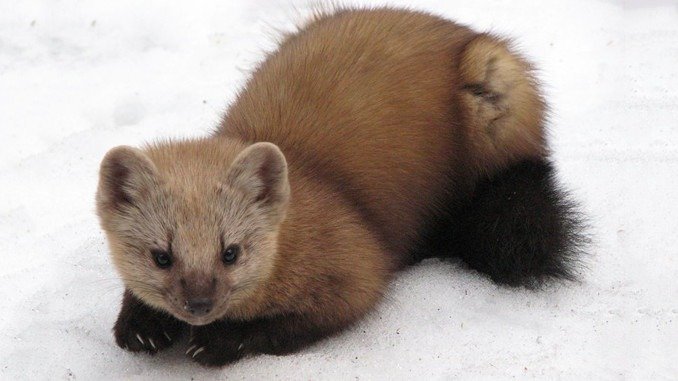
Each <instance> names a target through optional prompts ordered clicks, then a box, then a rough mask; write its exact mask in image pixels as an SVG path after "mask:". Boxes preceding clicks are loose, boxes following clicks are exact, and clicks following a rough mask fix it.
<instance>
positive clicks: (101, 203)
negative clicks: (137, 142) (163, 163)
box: [97, 146, 158, 212]
mask: <svg viewBox="0 0 678 381" xmlns="http://www.w3.org/2000/svg"><path fill="white" fill-rule="evenodd" d="M157 184H158V181H157V171H156V169H155V165H154V164H153V162H152V161H151V159H149V158H148V156H146V155H145V154H144V153H143V152H141V151H140V150H139V149H136V148H132V147H127V146H120V147H115V148H113V149H111V150H110V151H108V153H107V154H106V156H105V157H104V159H103V160H102V161H101V168H100V170H99V189H98V190H97V208H98V209H99V211H100V212H101V211H121V210H123V209H124V207H125V206H130V205H134V204H135V203H137V202H139V201H141V200H142V198H143V197H144V196H145V195H147V194H148V193H149V192H150V191H151V190H152V189H153V187H155V186H157Z"/></svg>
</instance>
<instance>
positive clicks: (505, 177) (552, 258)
mask: <svg viewBox="0 0 678 381" xmlns="http://www.w3.org/2000/svg"><path fill="white" fill-rule="evenodd" d="M452 221H453V222H452V223H451V224H450V225H449V226H450V229H449V230H448V232H447V234H446V239H447V241H448V244H449V246H448V247H447V250H445V252H446V253H447V255H452V256H457V257H459V258H461V259H462V260H464V261H465V262H466V263H467V264H468V265H469V266H470V267H471V268H473V269H476V270H478V271H480V272H483V273H486V274H488V275H489V276H490V277H491V278H492V280H494V281H495V282H497V283H500V284H506V285H510V286H527V287H537V286H539V285H541V284H542V283H543V282H544V281H545V280H548V279H552V278H564V279H574V278H575V274H576V268H577V265H578V264H580V259H581V255H582V253H583V249H584V247H585V245H586V243H587V242H588V239H587V236H586V234H585V233H584V224H583V222H582V217H581V216H580V214H579V212H578V211H577V207H576V204H575V203H574V202H573V201H572V200H571V199H570V198H569V196H568V194H567V193H566V192H565V191H564V190H563V189H561V188H560V187H559V186H558V184H557V183H556V179H555V177H554V169H553V166H552V164H551V163H550V162H548V161H546V160H526V161H523V162H521V163H519V164H516V165H514V166H512V167H510V168H508V169H506V170H503V171H501V172H499V173H496V174H495V175H493V176H492V177H491V178H487V179H484V180H482V181H481V182H480V183H479V184H478V185H477V188H476V190H475V192H474V194H473V196H472V198H471V200H470V202H468V203H466V205H464V206H463V207H461V208H460V209H459V210H458V211H457V212H456V213H455V215H454V216H453V218H452Z"/></svg>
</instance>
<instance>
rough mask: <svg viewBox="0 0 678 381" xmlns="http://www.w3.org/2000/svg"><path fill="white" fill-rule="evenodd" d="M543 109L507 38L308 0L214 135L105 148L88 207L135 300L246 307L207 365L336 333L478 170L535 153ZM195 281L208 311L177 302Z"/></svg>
mask: <svg viewBox="0 0 678 381" xmlns="http://www.w3.org/2000/svg"><path fill="white" fill-rule="evenodd" d="M543 112H544V106H543V103H542V100H541V98H540V96H539V94H538V92H537V90H536V88H535V86H534V80H533V79H532V77H531V74H530V67H529V65H528V64H527V63H526V62H525V61H524V60H522V59H521V58H520V57H518V56H517V55H515V53H512V52H511V51H510V50H509V48H508V47H507V44H506V43H505V42H504V41H502V40H500V39H497V38H494V37H492V36H489V35H480V34H476V33H474V32H473V31H471V30H470V29H468V28H466V27H463V26H460V25H457V24H454V23H452V22H450V21H447V20H444V19H441V18H438V17H434V16H431V15H428V14H425V13H418V12H411V11H400V10H392V9H376V10H339V11H337V12H335V13H333V14H331V15H322V16H320V17H316V19H314V20H313V21H312V22H310V23H309V24H308V25H306V26H305V27H303V29H302V30H300V31H299V33H297V34H294V35H291V36H289V37H287V38H286V39H285V41H283V43H282V44H281V47H280V48H279V49H278V50H277V51H276V52H274V53H272V54H271V55H269V56H268V57H267V59H266V60H265V61H264V62H263V63H262V64H261V66H260V67H259V68H258V69H257V70H256V71H255V72H254V74H253V76H252V77H251V78H250V80H249V81H248V83H247V85H246V87H245V89H244V90H243V91H242V92H241V93H240V95H239V96H238V98H237V100H236V101H235V102H234V103H233V104H232V105H231V107H230V108H229V110H228V112H227V114H226V116H225V118H224V120H223V123H222V124H221V126H220V128H219V130H218V132H217V133H216V134H215V135H214V136H212V137H209V138H205V139H197V140H190V141H182V142H176V141H169V142H163V143H158V144H155V145H152V146H149V147H146V148H145V149H142V150H137V149H132V148H116V149H114V150H112V151H111V152H110V153H109V154H108V155H107V156H106V158H105V159H104V161H103V163H102V169H101V181H100V188H99V191H98V196H97V197H98V213H99V215H100V217H101V221H102V226H103V228H104V230H105V231H106V233H107V236H108V239H109V243H110V247H111V253H112V256H113V261H114V263H115V265H116V267H117V269H118V270H119V272H120V274H121V276H122V278H123V280H124V282H125V284H126V286H127V288H128V289H129V290H130V291H131V292H130V294H129V295H126V299H125V303H131V304H130V305H137V306H138V308H136V309H129V308H127V310H133V311H137V312H135V313H141V312H138V311H142V310H143V305H144V304H147V305H150V306H151V307H153V308H155V309H159V310H161V311H167V312H169V313H170V314H172V315H174V316H175V317H177V318H179V319H181V320H184V321H186V322H188V323H190V324H192V325H194V327H193V328H192V330H193V336H194V339H195V340H197V341H200V340H202V339H201V338H202V337H209V336H210V335H211V336H212V337H214V336H215V334H214V332H222V331H220V330H219V329H220V328H219V326H218V325H217V323H213V324H212V325H207V326H204V325H205V324H208V323H212V322H214V321H217V320H218V321H226V322H228V321H232V323H230V324H232V325H231V328H232V327H240V326H239V325H238V324H244V326H242V328H241V329H238V330H235V329H231V330H230V331H228V330H226V329H225V330H223V332H233V331H238V335H240V336H237V338H236V339H233V340H235V341H233V340H230V336H229V338H228V339H227V338H222V339H218V340H217V339H214V340H216V341H215V342H219V344H218V345H217V344H214V343H211V342H209V341H205V342H199V343H198V344H200V345H202V347H196V348H195V349H194V352H191V353H190V354H192V355H193V356H194V357H195V358H196V359H197V360H198V361H200V362H203V363H206V364H221V363H225V362H227V361H232V360H234V359H236V358H239V356H241V355H242V353H244V352H242V351H245V352H266V353H268V352H269V351H270V352H272V353H284V352H287V351H290V350H294V349H296V348H298V347H301V346H303V345H305V344H307V343H309V342H312V341H314V340H317V339H319V338H321V337H323V336H326V335H328V334H331V333H333V332H336V331H338V330H340V329H341V328H343V327H345V326H347V325H349V324H351V323H352V322H354V321H355V320H356V319H358V318H360V317H361V316H363V315H364V314H365V313H366V312H367V311H369V310H370V309H371V308H372V307H373V306H374V304H375V303H377V302H378V301H379V300H380V298H381V295H382V293H383V292H384V289H385V287H386V286H387V284H388V282H389V279H390V277H391V275H392V274H393V272H394V271H395V270H397V269H398V268H400V267H402V266H403V265H404V264H405V263H407V262H409V261H410V260H409V256H410V255H411V253H412V251H414V250H415V249H416V247H417V245H418V244H420V243H421V241H422V232H423V231H425V230H426V229H427V228H428V226H429V225H430V224H431V220H433V219H435V218H436V217H437V216H440V215H441V214H444V213H445V209H446V208H447V206H448V205H449V204H450V203H453V202H455V201H456V200H458V199H463V198H464V197H467V195H468V194H469V193H470V192H471V190H472V189H473V185H474V184H475V182H476V181H477V179H478V178H480V177H483V176H486V175H488V174H491V173H493V172H494V171H496V170H499V169H502V168H505V167H507V166H508V165H510V164H512V163H516V162H518V161H520V160H522V159H526V158H533V157H540V156H541V155H543V154H544V153H545V146H544V144H545V143H544V131H543V130H542V128H543V123H542V122H543V121H542V119H543ZM257 142H270V143H273V144H275V146H273V145H266V146H264V145H261V143H259V144H257V145H256V147H255V146H251V145H252V144H254V143H257ZM276 146H277V147H278V148H279V150H278V148H276ZM252 147H254V148H252ZM234 162H236V163H239V164H233V163H234ZM242 163H245V164H242ZM238 168H240V169H238ZM241 169H242V170H241ZM264 172H265V174H266V175H263V174H262V173H264ZM243 173H244V174H243ZM288 181H289V183H288ZM252 182H254V183H252ZM271 187H272V188H271ZM269 188H270V189H269ZM243 189H249V191H245V190H243ZM248 192H250V193H251V192H255V193H256V192H264V193H265V197H263V199H265V200H266V201H265V202H266V205H265V206H262V205H263V204H262V202H263V201H260V200H259V198H256V197H250V196H251V194H249V193H248ZM220 240H221V241H223V240H225V241H228V242H226V243H230V242H238V243H242V245H243V252H242V255H241V258H239V262H236V264H234V265H232V266H224V265H223V264H222V263H221V262H220V259H219V258H220V257H219V253H220V250H222V249H223V248H222V247H220V245H222V244H223V242H220ZM170 248H171V253H172V255H173V257H176V258H175V262H174V264H173V265H172V268H170V269H169V270H161V269H158V268H156V266H155V264H154V263H153V260H152V259H151V255H150V254H149V251H150V250H154V249H162V250H170ZM186 278H189V279H191V280H192V282H193V283H195V285H194V286H195V287H194V286H190V287H194V288H195V290H191V291H190V292H188V291H186V289H187V287H186V286H185V285H180V280H181V281H182V282H184V283H185V279H186ZM210 279H213V283H214V284H213V285H212V286H210V282H209V280H210ZM182 287H183V288H182ZM190 287H188V288H190ZM210 287H212V288H214V290H212V289H210ZM182 290H183V291H182ZM190 293H200V295H208V296H209V297H210V298H212V297H213V298H215V299H216V302H215V305H214V308H212V309H211V312H209V313H208V314H207V315H205V316H200V317H196V316H191V314H189V313H188V312H186V311H185V310H183V309H182V307H181V300H183V299H181V298H183V297H184V295H188V294H190ZM187 297H188V296H187ZM134 303H137V304H134ZM126 305H127V304H126ZM123 310H126V309H125V308H123ZM147 313H150V312H147ZM123 315H124V314H123V313H121V318H120V319H119V326H120V327H129V326H134V319H136V317H134V318H129V317H126V315H125V316H123ZM135 316H136V315H135ZM121 322H122V323H125V324H126V325H125V324H122V323H121ZM248 324H249V325H248ZM200 326H203V327H212V328H210V329H212V331H208V330H207V329H208V328H203V327H200ZM126 329H128V328H118V326H116V335H117V336H116V337H117V338H118V342H119V343H121V345H125V346H127V345H128V344H129V343H128V342H127V341H125V340H126V339H125V337H128V336H129V337H132V339H131V340H132V341H133V337H134V336H133V335H128V336H125V335H126V333H125V332H122V333H120V332H119V331H124V330H126ZM207 332H211V333H210V335H208V334H207ZM262 332H263V333H262ZM224 335H234V334H233V333H228V334H226V333H224ZM261 335H263V337H264V338H263V339H262V337H261ZM216 336H219V335H216ZM219 337H221V336H219ZM297 338H299V339H298V340H297ZM204 340H207V339H204ZM219 340H223V342H222V341H219ZM229 340H230V341H229ZM142 341H143V340H142ZM231 341H233V342H231ZM154 343H155V342H154ZM234 343H235V344H234ZM236 344H238V345H236ZM155 346H156V345H155V344H154V345H153V349H155ZM211 346H214V348H212V347H211ZM235 347H237V348H238V349H237V350H236V349H235ZM243 348H244V349H243ZM271 348H274V349H271ZM140 349H147V350H148V349H149V348H148V347H140ZM201 349H202V350H201ZM229 351H234V352H235V353H230V352H229ZM196 352H197V353H196ZM221 353H227V354H228V355H225V357H224V356H221Z"/></svg>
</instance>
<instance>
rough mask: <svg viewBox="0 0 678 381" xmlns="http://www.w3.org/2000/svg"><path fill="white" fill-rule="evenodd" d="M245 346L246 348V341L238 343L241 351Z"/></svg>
mask: <svg viewBox="0 0 678 381" xmlns="http://www.w3.org/2000/svg"><path fill="white" fill-rule="evenodd" d="M243 348H245V343H240V345H238V352H240V351H241V350H242V349H243Z"/></svg>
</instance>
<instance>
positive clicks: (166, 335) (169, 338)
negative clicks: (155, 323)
mask: <svg viewBox="0 0 678 381" xmlns="http://www.w3.org/2000/svg"><path fill="white" fill-rule="evenodd" d="M162 334H163V335H165V337H166V338H167V340H169V341H172V338H171V337H170V335H168V334H167V332H163V333H162Z"/></svg>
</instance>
